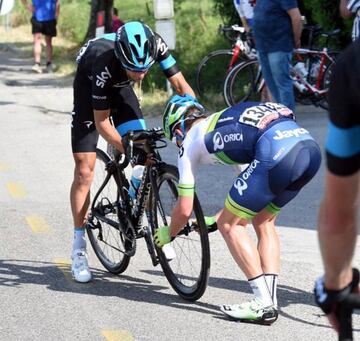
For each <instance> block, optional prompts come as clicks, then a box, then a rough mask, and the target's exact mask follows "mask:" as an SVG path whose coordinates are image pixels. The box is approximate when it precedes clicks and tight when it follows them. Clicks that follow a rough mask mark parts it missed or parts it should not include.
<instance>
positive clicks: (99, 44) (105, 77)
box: [70, 21, 194, 282]
mask: <svg viewBox="0 0 360 341" xmlns="http://www.w3.org/2000/svg"><path fill="white" fill-rule="evenodd" d="M76 61H77V63H78V68H77V71H76V75H75V80H74V110H73V113H72V115H73V120H72V124H71V139H72V151H73V156H74V161H75V171H74V180H73V183H72V186H71V193H70V201H71V209H72V215H73V220H74V227H75V233H74V242H73V251H72V267H71V270H72V274H73V277H74V278H75V280H76V281H78V282H88V281H90V279H91V273H90V270H89V266H88V262H87V255H86V241H85V227H84V221H85V219H86V214H87V210H88V206H89V194H90V186H91V182H92V179H93V172H94V166H95V160H96V153H95V150H96V145H97V141H98V137H99V133H100V134H101V136H102V137H103V138H104V139H105V140H106V141H107V142H108V143H110V144H111V145H112V146H114V147H115V148H116V149H117V150H119V151H120V152H124V148H123V145H122V141H121V136H124V134H125V133H126V132H127V131H129V130H143V129H145V128H146V126H145V122H144V119H143V115H142V112H141V109H140V106H139V102H138V99H137V97H136V95H135V93H134V91H133V88H132V82H133V81H140V80H142V79H143V78H144V77H145V75H146V73H147V71H148V70H149V68H150V67H151V66H152V65H153V64H154V63H155V62H158V63H159V64H160V67H161V69H162V70H163V72H164V73H165V76H166V77H167V78H168V80H169V81H170V83H171V84H172V86H173V87H174V88H175V90H176V92H177V93H179V94H185V93H188V94H191V95H194V92H193V90H192V89H191V87H190V86H189V84H188V83H187V82H186V80H185V78H184V77H183V75H182V73H181V72H180V71H179V68H178V66H177V64H176V61H175V59H174V58H173V57H172V55H171V54H170V52H169V50H168V47H167V45H166V43H165V42H164V40H163V39H162V38H161V37H160V36H159V35H158V34H157V33H154V32H153V31H152V30H151V29H150V28H149V27H148V26H147V25H145V24H143V23H140V22H137V21H133V22H128V23H126V24H125V25H123V26H122V27H120V28H119V30H118V31H117V32H116V33H111V34H105V35H104V36H102V37H99V38H95V39H92V40H90V41H89V42H88V43H87V44H86V45H85V46H84V47H83V48H82V49H81V50H80V52H79V54H78V57H77V60H76ZM110 110H111V113H112V120H113V123H114V125H112V124H111V122H110V119H109V118H110ZM113 112H114V113H113ZM138 156H140V155H138ZM139 162H140V163H141V161H140V160H139Z"/></svg>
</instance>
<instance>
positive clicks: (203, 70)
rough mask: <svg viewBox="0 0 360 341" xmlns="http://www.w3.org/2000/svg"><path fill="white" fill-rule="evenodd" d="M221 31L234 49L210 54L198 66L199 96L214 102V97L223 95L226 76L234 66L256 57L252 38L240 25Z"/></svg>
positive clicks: (197, 86)
mask: <svg viewBox="0 0 360 341" xmlns="http://www.w3.org/2000/svg"><path fill="white" fill-rule="evenodd" d="M219 31H220V32H222V33H223V34H224V35H225V36H226V37H227V39H228V40H230V41H232V42H233V46H232V49H223V50H216V51H212V52H210V53H209V54H208V55H206V56H205V57H204V58H203V59H202V60H201V61H200V63H199V64H198V66H197V69H196V75H195V86H196V90H197V93H198V95H199V96H200V97H202V98H203V99H206V98H209V99H210V98H211V99H212V100H214V96H216V95H221V93H222V88H223V84H224V79H225V75H226V74H227V73H228V72H229V71H230V70H231V69H232V68H233V67H234V65H236V64H237V63H239V62H241V61H244V60H248V59H252V58H255V57H256V51H255V49H254V48H253V47H254V44H253V41H252V38H251V36H250V35H248V34H247V33H246V32H245V29H244V28H243V27H241V26H238V25H232V26H230V27H222V26H220V28H219ZM222 100H223V99H221V101H222Z"/></svg>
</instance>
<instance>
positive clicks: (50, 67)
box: [46, 63, 55, 73]
mask: <svg viewBox="0 0 360 341" xmlns="http://www.w3.org/2000/svg"><path fill="white" fill-rule="evenodd" d="M54 71H55V65H54V64H53V63H50V64H46V73H53V72H54Z"/></svg>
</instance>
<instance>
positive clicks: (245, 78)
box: [223, 59, 262, 107]
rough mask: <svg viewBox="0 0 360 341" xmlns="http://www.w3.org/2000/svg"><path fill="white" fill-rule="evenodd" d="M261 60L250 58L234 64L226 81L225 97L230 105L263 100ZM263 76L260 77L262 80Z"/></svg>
mask: <svg viewBox="0 0 360 341" xmlns="http://www.w3.org/2000/svg"><path fill="white" fill-rule="evenodd" d="M259 67H260V64H259V61H258V60H256V59H254V60H249V61H246V62H243V63H240V64H237V65H235V66H234V68H233V69H232V70H231V71H230V72H229V73H228V75H227V76H226V78H225V83H224V89H223V92H224V98H225V102H226V104H227V105H228V106H229V107H230V106H233V105H235V104H237V103H241V102H245V101H254V102H260V101H261V91H260V89H258V85H259V84H256V83H257V82H258V73H259ZM261 79H262V77H261V78H260V79H259V80H261Z"/></svg>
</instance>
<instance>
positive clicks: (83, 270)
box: [70, 152, 96, 282]
mask: <svg viewBox="0 0 360 341" xmlns="http://www.w3.org/2000/svg"><path fill="white" fill-rule="evenodd" d="M73 155H74V161H75V170H74V179H73V183H72V185H71V191H70V203H71V211H72V215H73V220H74V227H75V230H74V242H73V251H72V253H73V255H72V258H73V263H72V273H73V276H74V278H75V279H76V280H77V281H78V282H88V281H89V280H90V279H91V273H90V271H89V267H88V264H87V259H86V241H85V226H84V223H85V221H86V215H87V211H88V208H89V204H90V186H91V182H92V180H93V177H94V167H95V162H96V153H94V152H92V153H74V154H73Z"/></svg>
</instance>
